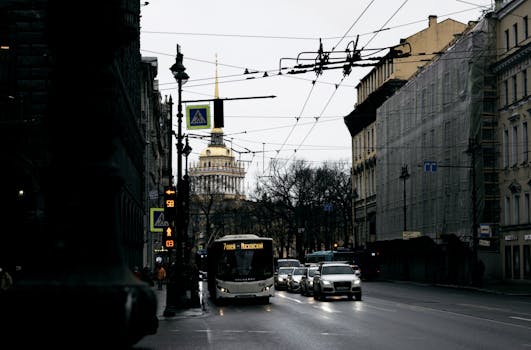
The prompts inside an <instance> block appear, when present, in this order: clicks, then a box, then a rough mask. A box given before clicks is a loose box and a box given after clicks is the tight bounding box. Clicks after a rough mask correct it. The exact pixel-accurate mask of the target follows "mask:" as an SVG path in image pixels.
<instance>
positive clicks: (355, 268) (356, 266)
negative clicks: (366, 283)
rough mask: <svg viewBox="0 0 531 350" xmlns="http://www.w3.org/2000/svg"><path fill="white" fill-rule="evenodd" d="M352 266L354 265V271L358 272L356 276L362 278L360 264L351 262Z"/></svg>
mask: <svg viewBox="0 0 531 350" xmlns="http://www.w3.org/2000/svg"><path fill="white" fill-rule="evenodd" d="M350 267H352V269H353V270H354V273H355V274H356V276H358V277H359V278H361V267H360V266H359V265H357V264H351V265H350Z"/></svg>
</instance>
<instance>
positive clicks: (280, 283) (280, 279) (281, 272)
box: [275, 267, 295, 290]
mask: <svg viewBox="0 0 531 350" xmlns="http://www.w3.org/2000/svg"><path fill="white" fill-rule="evenodd" d="M294 269H295V268H294V267H279V268H278V272H277V273H276V274H275V289H278V290H280V289H286V288H287V286H288V275H289V274H290V273H291V272H292V271H293V270H294Z"/></svg>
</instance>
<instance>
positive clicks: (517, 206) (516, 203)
mask: <svg viewBox="0 0 531 350" xmlns="http://www.w3.org/2000/svg"><path fill="white" fill-rule="evenodd" d="M513 200H514V206H513V224H514V225H518V224H519V223H520V195H518V194H516V195H514V197H513Z"/></svg>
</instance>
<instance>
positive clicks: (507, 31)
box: [504, 29, 509, 51]
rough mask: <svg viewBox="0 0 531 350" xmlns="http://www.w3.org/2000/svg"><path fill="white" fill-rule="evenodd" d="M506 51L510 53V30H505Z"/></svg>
mask: <svg viewBox="0 0 531 350" xmlns="http://www.w3.org/2000/svg"><path fill="white" fill-rule="evenodd" d="M504 34H505V51H509V29H507V30H505V32H504Z"/></svg>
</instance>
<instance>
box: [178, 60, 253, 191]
mask: <svg viewBox="0 0 531 350" xmlns="http://www.w3.org/2000/svg"><path fill="white" fill-rule="evenodd" d="M218 91H219V90H218V69H217V59H216V84H215V98H219V92H218ZM188 175H189V176H190V183H191V190H192V192H193V193H194V194H196V195H209V194H222V195H223V196H224V197H225V198H226V199H245V193H244V192H245V191H244V180H245V169H244V166H243V163H242V162H240V161H237V160H236V159H235V157H234V153H233V152H232V149H230V148H228V147H227V146H225V143H224V142H223V129H221V128H220V127H216V125H214V127H213V128H212V131H211V134H210V143H209V145H208V147H207V148H206V149H204V150H203V151H201V153H200V154H199V162H198V163H197V164H195V165H192V166H191V168H190V169H189V170H188Z"/></svg>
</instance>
